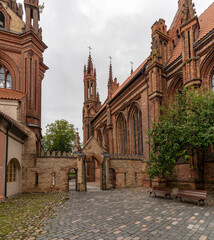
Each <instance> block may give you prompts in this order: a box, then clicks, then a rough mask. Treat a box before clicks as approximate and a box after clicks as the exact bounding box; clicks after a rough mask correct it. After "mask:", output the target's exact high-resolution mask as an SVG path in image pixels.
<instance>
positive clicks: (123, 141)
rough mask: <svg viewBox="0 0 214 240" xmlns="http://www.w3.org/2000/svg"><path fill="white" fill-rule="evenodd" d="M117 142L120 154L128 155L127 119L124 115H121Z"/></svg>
mask: <svg viewBox="0 0 214 240" xmlns="http://www.w3.org/2000/svg"><path fill="white" fill-rule="evenodd" d="M117 133H118V134H117V142H118V153H121V154H126V153H127V127H126V119H125V117H124V116H123V114H120V116H119V118H118V124H117Z"/></svg>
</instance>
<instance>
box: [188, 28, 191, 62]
mask: <svg viewBox="0 0 214 240" xmlns="http://www.w3.org/2000/svg"><path fill="white" fill-rule="evenodd" d="M188 47H189V58H191V44H190V32H189V31H188Z"/></svg>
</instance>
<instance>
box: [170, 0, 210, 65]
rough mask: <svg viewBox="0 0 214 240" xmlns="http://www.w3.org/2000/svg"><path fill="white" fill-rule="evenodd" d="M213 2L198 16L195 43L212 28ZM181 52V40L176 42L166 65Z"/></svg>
mask: <svg viewBox="0 0 214 240" xmlns="http://www.w3.org/2000/svg"><path fill="white" fill-rule="evenodd" d="M213 12H214V3H212V4H211V5H210V6H209V7H208V8H207V9H206V10H205V11H204V12H203V13H202V14H201V16H200V17H199V19H198V20H199V24H200V32H199V36H198V38H197V39H196V42H195V43H198V42H199V41H200V40H201V39H202V38H204V37H205V36H206V35H207V34H209V33H210V32H211V31H212V30H213V29H214V14H213ZM181 54H182V40H181V39H180V41H179V42H178V43H177V45H176V47H175V49H174V51H173V54H172V56H171V58H170V59H169V61H168V63H167V65H166V66H167V67H168V66H169V65H170V64H171V63H173V62H174V61H175V60H176V59H177V58H178V57H179V56H180V55H181Z"/></svg>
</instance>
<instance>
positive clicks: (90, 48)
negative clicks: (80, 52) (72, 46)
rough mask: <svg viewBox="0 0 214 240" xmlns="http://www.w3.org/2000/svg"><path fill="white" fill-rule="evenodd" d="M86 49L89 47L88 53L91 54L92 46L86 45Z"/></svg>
mask: <svg viewBox="0 0 214 240" xmlns="http://www.w3.org/2000/svg"><path fill="white" fill-rule="evenodd" d="M88 49H89V55H91V50H92V47H91V46H88Z"/></svg>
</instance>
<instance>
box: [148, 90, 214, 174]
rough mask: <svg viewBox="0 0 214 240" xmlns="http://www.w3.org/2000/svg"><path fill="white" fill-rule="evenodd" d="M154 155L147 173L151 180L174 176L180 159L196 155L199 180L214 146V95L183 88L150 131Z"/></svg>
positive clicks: (164, 109)
mask: <svg viewBox="0 0 214 240" xmlns="http://www.w3.org/2000/svg"><path fill="white" fill-rule="evenodd" d="M149 137H150V144H151V153H150V160H149V164H148V169H147V173H148V174H149V176H150V177H155V176H157V177H167V176H170V175H172V174H173V170H174V167H175V165H176V163H177V162H178V160H180V159H183V160H184V161H188V160H189V159H190V157H191V156H193V155H197V159H198V163H199V171H200V172H199V177H200V175H201V177H202V176H203V163H204V158H205V156H206V153H207V151H208V148H209V147H213V145H214V93H213V92H211V91H205V90H204V89H199V90H198V91H197V92H195V91H194V89H189V90H187V89H184V90H183V92H182V94H181V93H178V94H177V95H176V99H175V100H174V101H173V102H171V103H170V104H169V107H168V108H164V107H163V108H162V114H161V116H160V117H159V121H158V122H156V123H153V127H152V129H151V130H150V131H149Z"/></svg>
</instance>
